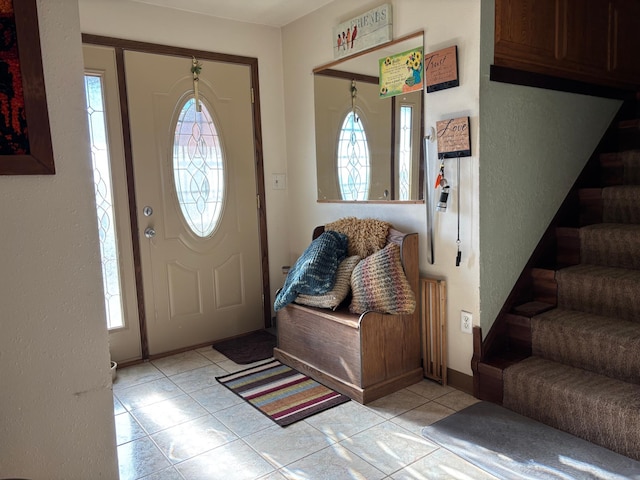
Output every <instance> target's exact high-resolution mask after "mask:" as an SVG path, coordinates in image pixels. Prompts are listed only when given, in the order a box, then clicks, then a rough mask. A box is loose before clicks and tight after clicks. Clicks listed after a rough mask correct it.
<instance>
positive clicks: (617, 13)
mask: <svg viewBox="0 0 640 480" xmlns="http://www.w3.org/2000/svg"><path fill="white" fill-rule="evenodd" d="M611 3H612V4H613V8H612V30H613V35H612V36H613V48H612V50H613V51H612V61H611V63H612V67H611V69H612V71H613V73H614V75H615V76H616V78H620V79H621V80H625V81H628V82H630V83H632V84H633V85H635V88H636V89H638V88H639V87H640V60H639V57H638V55H639V53H638V52H640V2H638V0H614V1H613V2H611Z"/></svg>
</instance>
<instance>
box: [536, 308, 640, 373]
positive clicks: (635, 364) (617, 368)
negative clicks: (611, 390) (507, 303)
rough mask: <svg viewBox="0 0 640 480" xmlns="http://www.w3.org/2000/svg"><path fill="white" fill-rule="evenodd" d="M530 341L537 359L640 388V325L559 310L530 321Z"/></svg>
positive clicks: (574, 311) (638, 323) (639, 323)
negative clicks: (550, 361)
mask: <svg viewBox="0 0 640 480" xmlns="http://www.w3.org/2000/svg"><path fill="white" fill-rule="evenodd" d="M531 337H532V341H531V345H532V351H533V355H535V356H538V357H542V358H546V359H548V360H553V361H555V362H560V363H564V364H567V365H571V366H574V367H580V368H584V369H586V370H590V371H593V372H596V373H599V374H601V375H607V376H609V377H611V378H616V379H618V380H622V381H625V382H630V383H636V384H640V322H629V321H626V320H618V319H616V318H612V317H604V316H600V315H594V314H590V313H585V312H581V311H576V310H565V309H561V308H556V309H554V310H550V311H548V312H545V313H542V314H540V315H537V316H535V317H533V318H532V319H531ZM594 352H598V354H597V355H594Z"/></svg>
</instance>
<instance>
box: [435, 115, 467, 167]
mask: <svg viewBox="0 0 640 480" xmlns="http://www.w3.org/2000/svg"><path fill="white" fill-rule="evenodd" d="M436 130H437V136H438V158H457V157H470V156H471V130H470V129H469V117H459V118H452V119H449V120H442V121H440V122H436Z"/></svg>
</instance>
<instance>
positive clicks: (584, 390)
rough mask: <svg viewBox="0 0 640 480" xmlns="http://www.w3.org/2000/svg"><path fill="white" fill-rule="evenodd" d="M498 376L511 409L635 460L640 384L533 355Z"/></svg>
mask: <svg viewBox="0 0 640 480" xmlns="http://www.w3.org/2000/svg"><path fill="white" fill-rule="evenodd" d="M503 379H504V399H503V405H504V406H505V407H507V408H509V409H510V410H513V411H515V412H517V413H519V414H521V415H525V416H527V417H531V418H533V419H535V420H538V421H540V422H542V423H546V424H547V425H550V426H552V427H555V428H558V429H559V430H563V431H565V432H568V433H571V434H573V435H576V436H578V437H581V438H584V439H585V440H588V441H590V442H593V443H596V444H598V445H601V446H603V447H605V448H608V449H610V450H613V451H615V452H618V453H620V454H622V455H626V456H628V457H631V458H633V459H635V460H640V385H637V384H633V383H626V382H621V381H619V380H615V379H612V378H609V377H607V376H604V375H598V374H596V373H593V372H589V371H587V370H583V369H581V368H575V367H571V366H568V365H563V364H561V363H557V362H553V361H551V360H547V359H544V358H540V357H535V356H534V357H529V358H527V359H526V360H523V361H522V362H519V363H517V364H515V365H512V366H510V367H508V368H507V369H505V371H504V376H503Z"/></svg>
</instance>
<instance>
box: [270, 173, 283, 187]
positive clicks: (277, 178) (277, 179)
mask: <svg viewBox="0 0 640 480" xmlns="http://www.w3.org/2000/svg"><path fill="white" fill-rule="evenodd" d="M271 178H272V188H273V189H274V190H285V189H286V188H287V176H286V175H285V174H284V173H274V174H273V175H272V177H271Z"/></svg>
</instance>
